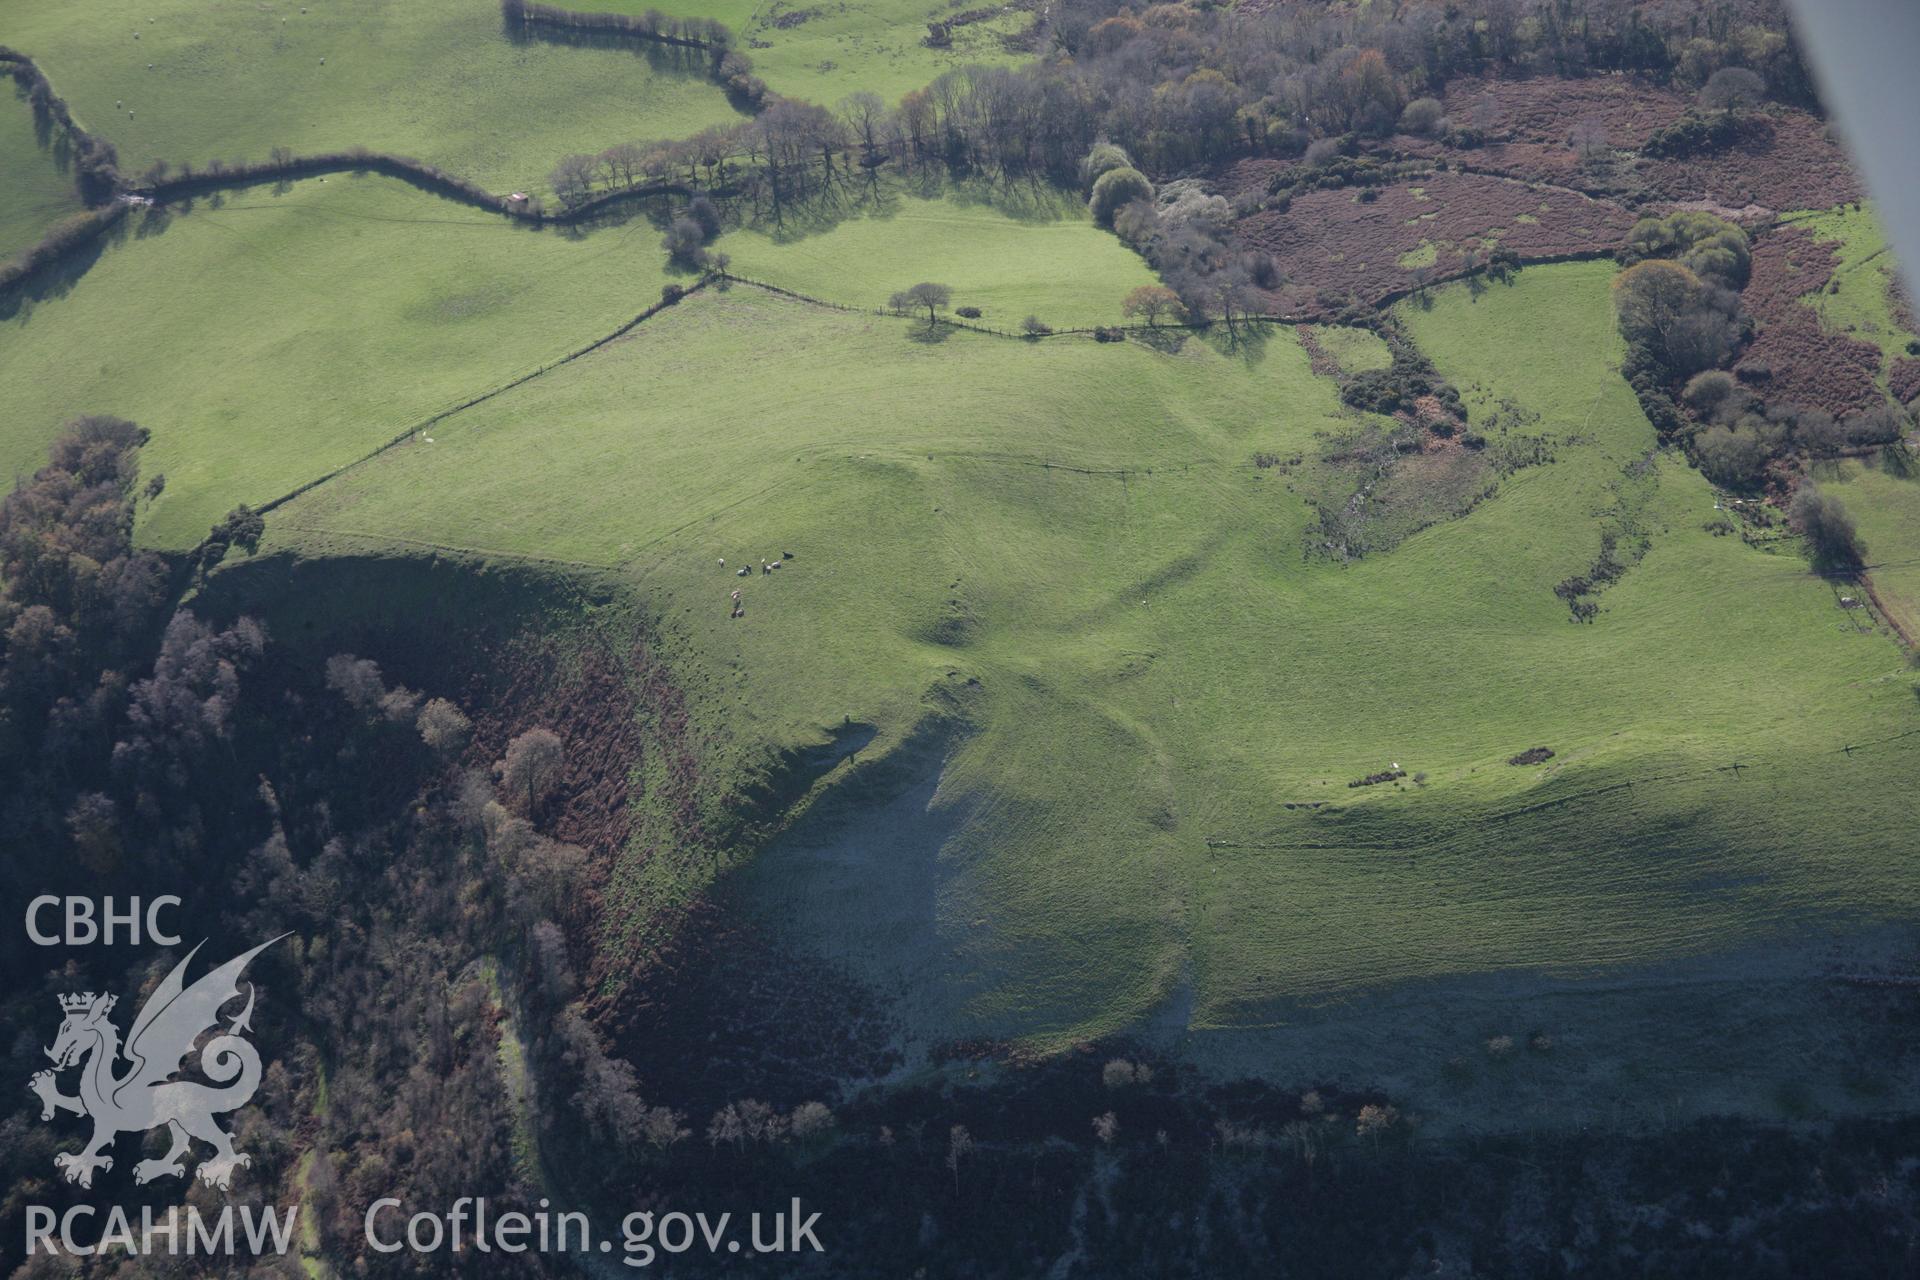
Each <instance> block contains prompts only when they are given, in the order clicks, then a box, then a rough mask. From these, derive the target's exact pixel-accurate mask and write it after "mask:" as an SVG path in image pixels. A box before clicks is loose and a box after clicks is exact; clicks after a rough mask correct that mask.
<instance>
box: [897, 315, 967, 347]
mask: <svg viewBox="0 0 1920 1280" xmlns="http://www.w3.org/2000/svg"><path fill="white" fill-rule="evenodd" d="M956 332H958V330H956V329H955V328H954V327H953V326H952V325H950V324H933V325H929V324H927V323H925V322H924V321H915V322H914V323H913V324H912V325H910V326H908V328H907V341H908V342H917V343H919V344H920V345H921V346H925V347H933V346H938V345H939V344H941V343H942V342H945V341H946V340H947V339H948V338H951V337H952V336H953V335H954V334H955V333H956Z"/></svg>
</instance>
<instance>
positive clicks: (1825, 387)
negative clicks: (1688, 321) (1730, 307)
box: [1740, 226, 1884, 414]
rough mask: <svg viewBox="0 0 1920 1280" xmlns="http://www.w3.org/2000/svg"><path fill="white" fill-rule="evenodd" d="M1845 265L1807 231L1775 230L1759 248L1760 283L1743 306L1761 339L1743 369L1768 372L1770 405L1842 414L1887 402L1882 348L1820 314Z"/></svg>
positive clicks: (1765, 383)
mask: <svg viewBox="0 0 1920 1280" xmlns="http://www.w3.org/2000/svg"><path fill="white" fill-rule="evenodd" d="M1839 264H1840V255H1839V254H1838V253H1837V252H1836V251H1835V248H1834V246H1833V245H1832V244H1830V243H1825V242H1822V241H1820V240H1818V239H1816V238H1815V237H1814V235H1813V233H1812V232H1810V231H1807V230H1803V229H1801V228H1800V227H1795V226H1779V227H1774V228H1772V229H1770V230H1768V231H1767V232H1766V234H1764V235H1763V236H1761V237H1760V239H1759V241H1758V243H1756V244H1755V245H1754V247H1753V275H1752V277H1751V278H1750V279H1749V280H1748V282H1747V287H1746V289H1745V290H1744V291H1742V294H1741V300H1742V302H1743V303H1744V304H1745V306H1746V308H1747V310H1748V311H1749V312H1751V313H1752V314H1753V317H1754V319H1755V321H1756V326H1757V332H1756V333H1755V335H1754V339H1753V341H1752V342H1751V343H1749V344H1748V346H1747V348H1746V350H1745V351H1744V352H1743V353H1742V354H1741V357H1740V366H1741V368H1743V369H1745V370H1747V371H1748V373H1749V375H1751V374H1752V372H1753V371H1755V370H1756V369H1761V368H1764V369H1765V370H1767V371H1768V372H1767V376H1766V377H1765V378H1764V379H1763V380H1762V381H1761V382H1760V383H1759V384H1758V385H1760V386H1761V388H1762V390H1763V391H1764V393H1765V395H1766V396H1767V397H1768V398H1769V399H1773V400H1777V401H1778V402H1779V403H1781V404H1800V405H1809V406H1813V407H1816V408H1821V409H1825V410H1827V411H1828V412H1830V413H1836V414H1844V413H1851V412H1855V411H1857V410H1861V409H1868V408H1872V407H1873V406H1874V405H1876V404H1879V403H1881V401H1882V400H1883V399H1884V394H1883V393H1882V391H1881V388H1880V366H1881V352H1880V348H1879V346H1877V345H1876V344H1874V343H1872V342H1868V341H1865V340H1864V339H1860V338H1855V337H1851V336H1849V335H1847V334H1845V333H1838V332H1835V331H1833V330H1832V329H1830V328H1829V327H1828V326H1827V325H1825V324H1822V323H1821V318H1820V312H1819V311H1818V310H1817V309H1816V308H1815V305H1814V300H1815V298H1824V296H1825V290H1826V288H1827V286H1828V284H1829V283H1831V281H1832V280H1833V277H1834V272H1835V270H1836V269H1837V268H1838V267H1839ZM1842 287H1843V288H1844V287H1845V286H1844V285H1843V286H1842Z"/></svg>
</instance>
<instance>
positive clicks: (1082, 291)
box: [717, 182, 1157, 332]
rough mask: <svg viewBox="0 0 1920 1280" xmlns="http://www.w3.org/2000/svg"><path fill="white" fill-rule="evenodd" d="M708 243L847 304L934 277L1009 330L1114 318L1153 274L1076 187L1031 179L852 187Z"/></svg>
mask: <svg viewBox="0 0 1920 1280" xmlns="http://www.w3.org/2000/svg"><path fill="white" fill-rule="evenodd" d="M717 247H718V248H719V249H721V250H722V251H724V252H726V253H729V254H731V255H732V257H733V267H732V269H733V270H734V271H735V272H737V273H738V274H740V275H743V276H747V277H749V278H751V279H755V280H764V281H766V282H767V283H769V284H775V285H778V286H780V287H781V288H784V289H792V290H794V291H795V292H797V293H803V294H806V295H807V296H809V297H814V298H823V299H825V300H827V301H829V302H837V303H841V304H843V305H847V306H857V307H868V308H872V307H880V306H884V305H885V304H886V301H887V299H888V298H889V297H890V296H891V295H893V294H894V293H897V292H898V291H900V290H902V289H904V288H906V287H907V286H909V285H912V284H915V283H917V282H919V281H921V280H936V281H940V282H942V283H945V284H948V285H951V286H952V288H953V302H954V305H955V306H975V307H979V308H980V309H981V312H982V315H981V318H980V320H979V321H978V323H980V324H985V325H989V326H992V327H994V328H998V329H1003V330H1007V331H1009V332H1017V331H1018V330H1019V328H1020V322H1021V321H1022V320H1023V319H1025V318H1026V317H1027V316H1028V315H1033V314H1037V315H1039V317H1040V318H1041V319H1042V320H1044V321H1046V322H1047V323H1049V324H1052V325H1054V326H1055V327H1057V328H1058V327H1073V326H1085V325H1093V324H1118V323H1120V321H1121V320H1122V319H1123V317H1122V316H1121V314H1120V302H1121V300H1122V299H1123V298H1125V297H1126V295H1127V293H1128V291H1129V290H1132V289H1134V288H1137V287H1138V286H1140V285H1143V284H1153V283H1156V280H1157V278H1156V277H1155V276H1154V274H1153V271H1152V270H1151V269H1150V268H1149V267H1148V266H1147V265H1146V263H1145V262H1144V261H1142V260H1141V258H1140V257H1139V256H1138V255H1137V254H1135V253H1133V252H1132V251H1131V250H1129V249H1127V248H1126V247H1125V246H1123V245H1122V244H1121V243H1120V242H1119V241H1118V240H1117V239H1115V238H1114V237H1113V236H1111V235H1109V234H1107V233H1106V232H1104V231H1101V230H1100V229H1099V228H1097V227H1096V226H1094V224H1093V221H1092V219H1090V218H1089V217H1088V216H1087V212H1086V208H1085V206H1084V205H1083V204H1082V203H1081V201H1080V200H1079V198H1078V197H1077V196H1076V195H1074V194H1072V193H1067V192H1061V191H1059V190H1057V189H1055V188H1051V187H1045V186H1040V185H1034V186H1031V187H1025V188H1020V189H1016V190H1012V191H1008V190H1004V189H1001V188H998V187H994V188H992V189H990V190H988V189H982V190H979V191H975V190H972V189H970V188H965V187H961V188H951V187H945V186H938V187H931V188H929V189H928V193H927V194H924V195H923V194H919V193H918V192H917V191H916V190H915V189H913V188H912V187H910V186H908V185H907V184H903V183H896V182H888V183H882V184H880V185H878V186H877V187H875V188H871V189H868V188H864V187H855V188H854V189H853V190H852V191H849V192H844V193H839V194H838V195H837V196H835V197H830V198H828V199H825V200H822V201H819V202H816V203H815V204H814V205H813V206H811V207H810V208H808V209H807V210H806V211H805V213H804V216H802V217H795V218H793V219H791V220H789V221H788V223H787V225H786V227H785V228H783V229H779V228H763V227H754V228H748V229H742V230H736V231H732V232H730V233H728V234H727V235H725V236H723V237H721V239H720V241H719V243H718V246H717Z"/></svg>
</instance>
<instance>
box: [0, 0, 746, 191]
mask: <svg viewBox="0 0 1920 1280" xmlns="http://www.w3.org/2000/svg"><path fill="white" fill-rule="evenodd" d="M136 37H137V38H136ZM0 42H4V43H6V44H9V45H12V46H13V47H15V48H18V49H20V50H22V51H23V52H25V53H27V54H29V55H30V56H32V57H33V58H34V59H35V60H36V61H37V62H38V63H39V64H40V67H41V69H42V70H43V71H45V72H46V74H47V76H48V77H49V78H50V79H51V80H52V81H53V85H54V88H55V89H56V90H57V91H59V92H60V93H61V94H62V95H63V96H64V97H66V99H67V100H68V102H69V103H70V104H71V105H72V108H73V111H74V114H75V116H76V117H77V118H78V119H79V120H80V121H81V122H82V123H83V124H85V125H86V126H87V127H88V128H89V129H92V130H94V131H95V132H97V133H99V134H101V135H103V136H105V137H107V138H109V139H111V140H112V141H113V142H114V144H115V145H116V146H117V147H118V148H119V151H120V159H121V164H122V167H123V168H125V169H126V170H127V172H129V173H133V174H138V173H140V172H141V171H142V170H144V169H145V168H146V167H147V166H148V165H149V164H151V163H153V162H154V161H156V160H165V161H168V162H169V163H171V164H173V165H175V166H176V167H177V166H178V165H179V164H181V163H182V162H191V163H192V164H194V165H196V166H204V165H205V164H206V162H207V161H209V160H214V159H218V160H222V161H232V160H236V159H249V160H264V159H265V158H266V157H267V154H268V152H269V151H270V150H272V148H274V147H277V146H285V147H291V148H293V149H294V150H295V151H298V152H310V151H324V150H337V149H342V148H346V147H351V146H356V145H359V146H366V147H370V148H372V149H374V150H377V151H396V152H399V153H401V154H403V155H412V156H417V157H419V158H420V159H423V160H428V161H431V162H433V163H435V164H438V165H441V166H443V167H445V168H447V169H449V170H451V171H452V172H454V173H457V174H460V175H462V176H464V177H467V178H471V179H473V180H474V181H477V182H479V183H481V184H482V185H485V186H487V187H489V188H491V189H493V190H495V191H501V192H504V191H510V190H516V189H519V190H539V189H542V188H543V187H544V184H545V181H546V175H547V174H548V173H549V172H550V171H551V170H552V168H553V166H554V163H555V162H556V161H558V160H559V159H560V157H561V156H563V155H566V154H567V153H569V152H578V151H584V152H589V153H591V152H597V151H600V150H603V149H604V148H606V147H608V146H611V145H612V144H614V143H617V142H629V141H634V140H637V139H643V138H676V137H684V136H686V135H687V134H690V133H694V132H696V131H697V130H699V129H701V128H703V127H705V126H706V125H709V124H714V123H719V122H724V121H728V120H733V119H737V118H739V117H738V113H737V112H735V111H734V109H733V108H732V107H731V106H730V105H729V104H728V102H727V98H726V95H725V94H724V93H723V92H722V91H721V90H720V88H719V87H718V86H716V85H714V84H712V83H711V82H709V81H708V80H706V79H705V78H704V76H703V75H701V74H700V73H699V72H698V70H694V71H687V70H682V69H679V68H677V67H674V66H670V65H667V64H666V63H664V62H661V61H660V60H659V59H658V58H650V57H649V56H648V55H647V54H645V53H636V52H631V51H625V50H615V49H592V48H574V47H567V46H563V45H559V44H552V43H544V42H539V41H535V42H532V43H526V44H514V43H512V42H510V41H509V40H508V39H507V37H506V36H505V34H504V33H503V32H502V29H501V19H500V11H499V7H498V5H497V4H495V3H492V2H491V0H408V2H407V3H405V4H390V3H381V2H380V0H313V3H311V4H308V5H306V6H302V5H301V4H300V3H298V2H297V0H262V2H259V3H240V2H238V0H215V2H214V3H207V2H206V0H137V2H136V0H102V3H99V4H94V5H89V6H88V8H87V18H86V21H84V22H76V21H74V19H73V16H72V13H71V12H70V11H69V10H68V9H66V8H64V7H62V6H58V5H52V6H48V5H31V4H25V3H12V4H8V5H6V6H5V7H4V9H0ZM323 60H324V62H323ZM148 64H152V67H151V69H149V66H148Z"/></svg>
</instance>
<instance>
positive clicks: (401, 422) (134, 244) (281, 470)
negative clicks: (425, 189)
mask: <svg viewBox="0 0 1920 1280" xmlns="http://www.w3.org/2000/svg"><path fill="white" fill-rule="evenodd" d="M130 221H131V223H132V227H131V229H130V230H129V232H128V233H127V234H126V235H125V236H124V237H122V238H121V239H120V240H118V241H117V242H116V243H114V244H113V245H112V247H110V248H108V249H107V250H106V252H105V253H104V254H103V255H102V256H101V258H100V260H99V261H98V262H96V263H95V264H94V265H93V267H92V268H91V269H90V270H89V271H87V273H86V274H85V275H83V276H81V277H80V279H79V280H78V281H77V282H76V283H75V284H74V285H73V287H72V289H71V291H70V292H67V293H66V294H64V295H63V296H59V297H54V298H50V299H48V300H45V301H41V302H38V303H29V304H28V305H27V306H25V307H24V308H22V309H21V310H20V311H19V312H18V313H16V314H15V315H13V316H11V317H8V318H6V319H0V400H4V402H5V404H6V405H7V408H8V412H7V413H6V415H5V417H4V419H0V474H6V475H12V474H15V473H17V472H19V471H22V470H28V469H31V468H32V467H34V466H36V465H38V464H39V463H40V462H41V461H43V460H44V458H45V454H46V446H47V442H48V441H50V440H51V439H53V437H54V436H55V434H56V433H57V432H58V430H59V427H60V424H61V423H62V422H64V421H65V420H66V419H67V418H69V417H71V416H72V415H74V414H76V413H114V414H120V415H122V416H124V417H128V418H133V419H136V420H138V421H139V422H140V423H142V424H143V425H145V426H146V427H147V428H149V429H150V430H151V431H152V432H153V442H152V443H151V444H150V445H149V446H148V447H147V448H146V449H145V450H144V451H143V452H142V457H141V464H142V467H143V468H144V470H145V471H146V472H147V473H148V474H149V475H151V474H152V473H154V472H163V473H165V475H166V477H167V487H166V491H165V493H164V494H163V495H162V496H161V497H160V499H159V500H158V501H157V502H155V503H153V504H152V505H151V506H150V507H148V506H145V505H144V504H143V508H142V523H141V526H140V529H139V531H138V536H139V537H140V538H141V539H142V540H143V541H145V542H147V543H149V544H152V545H156V546H161V547H184V546H190V545H192V544H193V543H194V542H197V541H198V540H199V539H200V538H201V537H203V536H205V534H206V532H207V529H208V527H209V526H210V525H211V524H212V523H213V522H214V521H215V520H218V519H219V518H220V517H221V516H222V515H224V514H225V513H226V512H227V511H228V510H230V509H231V508H232V507H233V506H234V505H235V504H236V503H240V502H247V503H252V504H255V505H258V504H260V503H262V502H266V501H269V500H271V499H273V498H276V497H278V496H280V495H281V494H284V493H286V492H287V491H288V490H290V489H293V488H294V487H296V486H297V485H299V484H301V483H303V482H305V481H307V480H310V479H312V478H313V477H315V476H318V475H320V474H322V473H324V472H325V471H327V470H329V469H331V468H333V467H337V466H340V465H342V464H344V463H346V462H348V461H350V460H352V459H354V458H356V457H359V456H360V455H361V454H363V453H366V452H367V451H368V450H370V449H373V448H375V447H377V446H378V445H380V444H383V443H384V442H386V441H387V440H389V439H391V438H393V437H394V436H395V435H396V434H398V433H400V432H402V431H405V430H406V429H407V428H408V426H410V425H411V424H413V423H415V422H417V421H419V420H420V419H422V418H424V417H426V416H427V415H429V414H432V413H435V412H437V411H439V410H442V409H446V408H449V407H451V406H452V405H454V404H457V403H459V402H461V401H463V400H465V399H467V398H468V397H470V396H473V395H477V394H479V393H481V392H483V391H485V390H487V389H489V388H490V387H494V386H497V385H499V384H500V383H502V382H505V381H507V380H509V379H511V378H513V377H517V376H519V375H520V374H523V373H526V372H528V371H530V370H532V369H534V368H537V367H539V366H540V365H542V364H544V363H546V362H548V361H551V360H554V359H557V358H559V357H560V356H562V355H564V354H566V353H567V352H569V351H572V350H574V349H576V348H578V347H580V346H582V345H584V344H586V343H588V342H591V341H592V340H593V339H594V338H597V337H599V336H600V335H602V334H605V333H607V332H609V331H611V330H612V329H614V328H615V327H616V326H618V325H620V324H622V323H624V322H626V321H627V320H630V319H632V318H633V317H634V316H635V315H636V314H638V313H639V312H640V311H642V310H644V309H645V308H646V307H648V306H650V305H651V304H652V303H654V302H655V301H657V300H658V298H659V296H660V287H661V284H662V283H663V282H664V280H665V276H664V273H663V266H662V262H661V256H662V255H661V253H660V250H659V232H658V230H657V229H656V228H655V227H653V226H652V225H651V224H650V223H648V222H647V221H646V220H645V219H644V218H636V219H635V220H634V221H632V222H630V223H628V224H626V225H624V226H619V227H608V228H604V229H601V230H598V231H595V232H594V233H593V234H591V235H588V236H584V237H576V236H570V235H568V234H566V233H562V232H557V231H529V230H526V229H523V228H518V227H515V226H513V225H512V224H509V223H507V222H506V221H504V220H503V219H500V218H498V217H494V216H492V215H490V214H485V213H481V212H478V211H476V210H473V209H469V208H466V207H464V206H462V205H457V204H453V203H451V202H449V201H446V200H440V199H436V198H434V197H432V196H428V195H424V194H422V193H420V192H418V191H416V190H414V189H413V188H411V187H408V186H405V185H403V184H401V183H398V182H395V181H392V180H390V179H385V178H374V177H369V178H351V177H332V178H328V179H326V180H325V181H322V180H319V179H310V180H307V181H303V182H299V183H296V184H294V185H292V186H291V187H289V188H287V189H286V190H284V191H279V190H276V189H275V188H273V187H268V186H262V187H252V188H247V189H245V190H241V191H238V192H234V193H231V194H229V195H227V196H225V197H224V198H221V199H218V200H201V201H199V202H198V203H196V204H195V205H194V206H193V207H192V209H191V210H190V211H186V212H180V213H175V214H160V215H156V216H153V217H150V218H149V219H147V220H145V221H144V222H143V221H141V220H139V219H138V218H136V219H133V220H130ZM186 297H192V298H195V299H197V300H198V301H197V303H196V308H195V312H194V319H193V320H192V322H191V323H188V322H187V321H186V320H185V319H183V317H182V316H181V314H180V308H179V301H180V299H182V298H186Z"/></svg>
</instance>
